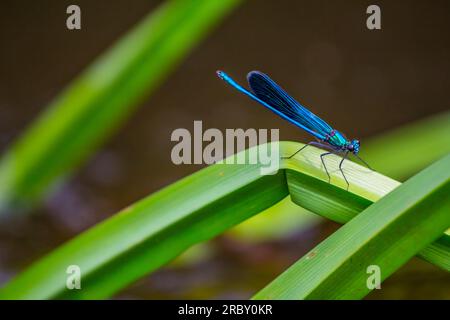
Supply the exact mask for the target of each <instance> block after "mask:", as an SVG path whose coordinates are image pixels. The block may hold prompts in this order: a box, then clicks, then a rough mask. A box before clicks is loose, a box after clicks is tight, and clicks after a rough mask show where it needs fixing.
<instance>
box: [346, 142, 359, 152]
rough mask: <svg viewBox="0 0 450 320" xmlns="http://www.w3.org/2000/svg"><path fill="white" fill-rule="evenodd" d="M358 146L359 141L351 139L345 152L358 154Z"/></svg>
mask: <svg viewBox="0 0 450 320" xmlns="http://www.w3.org/2000/svg"><path fill="white" fill-rule="evenodd" d="M359 146H360V142H359V140H356V139H353V140H352V141H350V143H349V144H348V145H347V150H348V151H350V152H353V153H354V154H358V152H359Z"/></svg>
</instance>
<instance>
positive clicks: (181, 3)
mask: <svg viewBox="0 0 450 320" xmlns="http://www.w3.org/2000/svg"><path fill="white" fill-rule="evenodd" d="M239 2H240V1H239V0H220V1H210V0H196V1H193V0H172V1H165V2H164V3H163V4H162V5H161V6H160V7H159V8H158V9H156V10H155V11H154V12H152V13H151V14H149V15H148V16H147V17H146V18H145V19H144V20H143V21H142V22H141V23H139V25H137V26H136V27H135V28H134V29H133V30H132V31H130V32H129V33H128V34H127V35H126V36H125V37H124V38H122V39H120V41H119V42H118V43H117V44H116V45H114V47H112V48H111V49H110V50H108V51H107V52H106V53H105V54H103V55H102V56H101V57H99V58H98V59H97V60H96V61H95V62H94V63H93V64H92V65H91V66H90V67H89V68H88V69H87V70H86V71H85V72H83V73H82V74H81V75H80V76H79V77H77V79H75V80H74V81H73V82H72V83H71V84H70V85H69V86H68V87H67V88H66V90H64V91H63V92H62V94H61V95H59V96H58V97H57V98H56V99H55V100H54V101H53V102H52V103H51V104H50V106H49V107H48V108H46V110H45V112H44V113H43V114H42V115H41V116H40V117H39V119H38V120H37V121H36V122H34V123H33V125H32V126H31V127H30V128H29V129H28V130H27V131H26V132H25V134H24V135H23V136H22V137H21V138H20V139H19V140H18V141H17V142H16V143H15V144H13V145H12V146H11V147H10V149H9V151H8V152H7V153H6V154H5V155H4V156H3V158H2V160H1V162H0V212H1V211H5V208H8V207H11V206H13V205H18V204H20V205H21V206H25V205H29V204H30V203H32V202H34V201H37V200H39V199H40V197H41V196H42V195H43V193H44V192H45V191H46V190H47V189H48V188H49V187H50V186H53V185H54V184H55V182H56V181H57V180H58V179H60V178H61V177H63V176H64V175H67V174H68V173H69V172H70V170H72V169H73V168H74V167H75V166H77V165H79V164H80V163H81V162H82V161H83V160H85V159H86V158H87V157H88V156H89V155H90V154H91V153H92V152H94V151H95V150H96V149H97V148H98V147H99V145H100V144H101V143H103V142H104V141H105V140H106V139H107V138H108V136H110V135H111V134H112V133H113V132H114V130H115V129H117V127H118V126H119V125H121V124H122V123H123V122H124V121H125V120H126V119H127V117H128V116H129V114H130V113H131V112H132V111H133V110H134V109H135V107H136V106H137V104H138V102H139V101H140V100H142V99H143V98H144V97H146V96H148V95H149V94H150V93H151V92H153V91H154V90H155V88H157V86H158V85H159V84H160V83H161V82H162V81H163V80H164V79H165V78H166V77H167V75H168V74H169V73H170V71H172V70H173V69H174V68H175V67H176V66H177V65H178V63H179V62H180V61H181V60H182V58H183V57H185V56H186V55H187V54H188V53H189V52H190V51H191V50H192V48H194V47H195V45H197V44H198V43H199V41H200V40H201V39H203V38H204V37H205V35H206V33H207V32H208V31H210V30H211V28H212V27H213V26H214V25H215V24H216V23H217V22H218V21H219V20H220V19H221V18H222V17H223V16H224V15H225V14H227V13H228V12H229V11H230V10H231V9H233V8H234V7H235V6H236V5H237V4H238V3H239ZM2 209H3V210H2Z"/></svg>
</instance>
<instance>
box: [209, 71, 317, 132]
mask: <svg viewBox="0 0 450 320" xmlns="http://www.w3.org/2000/svg"><path fill="white" fill-rule="evenodd" d="M217 75H218V77H219V78H220V79H222V80H223V81H225V82H227V83H228V84H229V85H231V86H233V87H234V88H236V89H237V90H238V91H240V92H242V93H244V94H246V95H247V96H249V97H250V98H252V99H253V100H255V101H256V102H259V103H260V104H262V105H263V106H265V107H266V108H267V109H269V110H271V111H272V112H273V113H275V114H277V115H278V116H280V117H281V118H283V119H284V120H286V121H289V122H290V123H292V124H294V125H296V126H298V127H300V128H302V129H303V130H305V131H306V132H308V133H309V134H311V135H313V136H314V137H316V138H317V139H320V140H325V138H326V136H325V135H322V134H320V133H318V132H317V131H314V130H311V129H309V128H307V127H305V126H304V125H303V124H301V123H300V122H298V121H297V120H295V119H294V118H292V117H290V116H289V115H288V114H286V113H284V112H282V111H280V110H279V109H277V108H276V107H274V106H272V105H270V104H268V103H267V102H265V101H264V100H261V99H260V98H258V97H257V96H255V94H253V93H252V92H250V91H248V90H247V89H245V88H244V87H242V86H241V85H240V84H238V83H237V82H236V81H234V80H233V78H231V77H230V76H229V75H227V74H226V73H225V72H223V71H221V70H218V71H217Z"/></svg>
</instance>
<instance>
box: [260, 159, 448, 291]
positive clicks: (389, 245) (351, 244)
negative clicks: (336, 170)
mask: <svg viewBox="0 0 450 320" xmlns="http://www.w3.org/2000/svg"><path fill="white" fill-rule="evenodd" d="M449 169H450V155H447V156H446V157H444V158H443V159H441V160H439V161H438V162H436V163H434V164H433V165H431V166H430V167H428V168H426V169H425V170H423V171H422V172H420V173H419V174H417V175H416V176H414V177H413V178H411V179H410V180H408V181H407V182H405V183H404V184H402V185H401V186H399V187H398V188H396V189H395V190H394V191H393V192H391V193H389V194H388V195H386V196H385V197H383V198H382V199H380V200H379V201H377V202H376V203H374V204H373V205H371V206H370V207H369V208H367V209H366V210H364V211H363V212H362V213H360V214H358V215H357V216H356V217H355V218H353V219H352V220H351V221H349V222H348V223H347V224H345V225H344V226H343V227H341V228H340V229H339V230H338V231H337V232H335V233H334V234H332V235H331V236H330V237H328V238H327V239H326V240H325V241H323V242H322V243H321V244H319V245H318V246H317V247H315V248H314V249H313V250H311V251H310V252H309V253H308V254H307V255H306V256H304V257H303V258H302V259H300V260H299V261H298V262H296V263H295V264H294V265H292V266H291V267H290V268H289V269H288V270H287V271H286V272H284V273H283V274H282V275H280V276H279V277H278V278H276V279H275V280H274V281H273V282H272V283H270V284H269V285H268V286H267V287H265V288H264V289H263V290H261V291H260V292H259V293H258V294H256V295H255V297H254V298H255V299H360V298H363V297H364V296H365V295H367V294H368V293H369V292H370V289H369V288H368V286H367V279H368V276H369V275H368V274H367V268H368V267H369V266H377V267H378V268H380V270H381V279H382V280H384V279H386V278H387V277H388V276H389V275H391V274H392V273H393V272H394V271H395V270H397V269H398V268H399V267H401V266H402V265H403V264H404V263H405V262H407V261H408V260H409V259H410V258H411V257H413V256H414V255H415V254H417V253H418V252H419V251H420V250H422V249H423V248H424V247H425V246H426V245H428V244H430V243H431V242H432V241H434V240H436V239H437V238H439V237H440V236H441V234H442V232H444V231H445V230H446V229H447V228H448V227H449V226H450V215H449V212H450V197H449V196H448V195H449V193H450V170H449Z"/></svg>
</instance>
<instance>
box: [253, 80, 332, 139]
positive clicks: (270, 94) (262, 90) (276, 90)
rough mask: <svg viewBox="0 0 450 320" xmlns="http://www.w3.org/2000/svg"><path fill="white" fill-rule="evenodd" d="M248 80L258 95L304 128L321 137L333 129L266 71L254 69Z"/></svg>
mask: <svg viewBox="0 0 450 320" xmlns="http://www.w3.org/2000/svg"><path fill="white" fill-rule="evenodd" d="M247 80H248V83H249V85H250V88H251V89H252V91H253V93H254V94H255V96H256V97H258V98H259V99H260V100H262V101H264V102H266V103H267V104H268V105H270V106H272V108H274V109H276V110H278V111H279V112H281V113H283V114H285V115H286V116H287V117H288V118H290V119H292V120H294V121H295V122H296V123H298V124H300V127H301V128H302V129H305V128H306V129H309V130H311V131H313V132H316V133H318V134H319V135H320V136H322V137H323V138H321V139H324V138H325V137H326V136H327V135H329V134H330V133H331V132H332V131H333V128H332V127H331V126H330V125H328V124H327V123H326V122H325V121H323V120H322V119H320V118H319V117H318V116H316V115H315V114H314V113H312V112H311V111H309V110H308V109H306V108H305V107H303V106H302V105H301V104H300V103H298V102H297V101H295V100H294V99H293V98H292V97H291V96H290V95H289V94H287V93H286V91H284V90H283V89H282V88H281V87H280V86H279V85H277V84H276V83H275V82H274V81H273V80H272V79H270V78H269V77H268V76H267V75H265V74H264V73H261V72H259V71H252V72H250V73H249V74H248V75H247ZM272 108H271V109H272ZM294 124H295V123H294ZM306 129H305V130H306ZM309 130H306V131H308V132H309Z"/></svg>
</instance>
